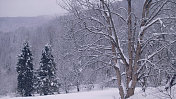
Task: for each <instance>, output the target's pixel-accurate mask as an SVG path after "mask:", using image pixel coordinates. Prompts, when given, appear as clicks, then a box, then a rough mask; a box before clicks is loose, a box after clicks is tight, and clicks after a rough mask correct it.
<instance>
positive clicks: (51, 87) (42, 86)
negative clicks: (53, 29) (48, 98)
mask: <svg viewBox="0 0 176 99" xmlns="http://www.w3.org/2000/svg"><path fill="white" fill-rule="evenodd" d="M57 85H58V84H57V80H56V63H55V62H54V57H53V55H52V54H51V46H50V45H46V46H45V48H44V50H43V51H42V58H41V61H40V68H39V70H38V92H39V93H40V95H42V94H44V95H51V94H53V92H56V91H57V89H58V86H57Z"/></svg>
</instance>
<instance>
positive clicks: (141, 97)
mask: <svg viewBox="0 0 176 99" xmlns="http://www.w3.org/2000/svg"><path fill="white" fill-rule="evenodd" d="M0 99H120V96H119V94H118V89H117V88H110V89H104V90H96V91H95V90H94V91H88V92H79V93H69V94H59V95H50V96H36V97H1V98H0ZM129 99H176V90H175V89H174V88H173V90H172V95H171V96H169V93H168V92H165V91H161V88H151V87H149V88H147V90H146V92H143V91H142V89H141V88H136V91H135V95H133V96H132V97H130V98H129Z"/></svg>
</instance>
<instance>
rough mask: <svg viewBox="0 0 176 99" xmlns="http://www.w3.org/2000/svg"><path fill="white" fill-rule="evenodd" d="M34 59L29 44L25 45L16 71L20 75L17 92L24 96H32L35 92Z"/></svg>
mask: <svg viewBox="0 0 176 99" xmlns="http://www.w3.org/2000/svg"><path fill="white" fill-rule="evenodd" d="M32 61H33V58H32V53H31V51H30V47H29V44H28V42H25V43H24V47H23V49H22V53H21V54H20V55H19V56H18V62H17V67H16V71H17V73H18V78H17V80H18V85H17V91H18V93H19V94H20V95H22V96H31V93H32V91H33V63H32Z"/></svg>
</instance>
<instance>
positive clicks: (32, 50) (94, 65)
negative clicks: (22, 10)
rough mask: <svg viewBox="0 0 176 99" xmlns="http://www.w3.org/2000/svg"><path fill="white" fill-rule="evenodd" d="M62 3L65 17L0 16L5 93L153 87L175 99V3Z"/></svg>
mask: <svg viewBox="0 0 176 99" xmlns="http://www.w3.org/2000/svg"><path fill="white" fill-rule="evenodd" d="M60 2H62V5H61V4H60ZM60 2H58V6H61V7H62V8H63V9H65V10H67V11H68V13H67V14H65V15H62V16H54V17H53V16H38V17H12V18H11V17H0V46H1V47H0V79H1V80H0V96H8V95H12V96H17V97H19V96H23V97H26V96H35V95H55V94H65V93H73V92H82V91H90V90H94V89H99V90H103V89H106V88H117V89H118V90H119V92H118V93H116V94H118V95H119V96H120V97H121V99H127V98H130V97H131V96H133V95H135V89H137V88H141V90H142V91H143V92H145V91H147V89H148V88H149V89H150V88H155V89H158V90H159V91H160V92H161V93H163V94H164V95H165V96H167V97H168V98H169V99H175V98H176V96H174V94H176V93H175V92H176V91H175V88H174V87H175V86H176V32H175V31H176V1H175V0H120V1H119V0H62V1H60ZM113 99H114V98H113ZM159 99H166V98H159Z"/></svg>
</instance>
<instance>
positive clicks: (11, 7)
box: [0, 0, 66, 17]
mask: <svg viewBox="0 0 176 99" xmlns="http://www.w3.org/2000/svg"><path fill="white" fill-rule="evenodd" d="M58 1H59V0H58ZM64 13H66V11H65V10H64V9H62V8H61V7H60V6H58V5H57V3H56V0H0V17H19V16H20V17H23V16H27V17H31V16H41V15H63V14H64Z"/></svg>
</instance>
